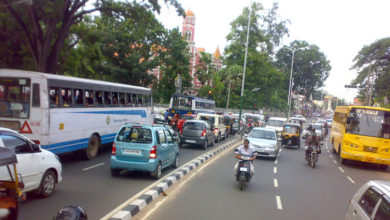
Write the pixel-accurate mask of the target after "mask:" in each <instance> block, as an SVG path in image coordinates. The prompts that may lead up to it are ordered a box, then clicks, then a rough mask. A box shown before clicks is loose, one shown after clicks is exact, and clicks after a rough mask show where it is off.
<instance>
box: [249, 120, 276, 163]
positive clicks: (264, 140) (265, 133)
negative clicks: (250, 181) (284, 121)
mask: <svg viewBox="0 0 390 220" xmlns="http://www.w3.org/2000/svg"><path fill="white" fill-rule="evenodd" d="M248 140H249V143H250V144H251V145H252V146H253V147H255V148H256V151H257V155H258V156H260V157H271V158H274V159H276V157H277V156H278V153H279V148H280V146H279V145H280V144H279V142H278V137H277V134H276V131H275V130H274V129H272V128H253V129H252V131H251V133H249V135H248Z"/></svg>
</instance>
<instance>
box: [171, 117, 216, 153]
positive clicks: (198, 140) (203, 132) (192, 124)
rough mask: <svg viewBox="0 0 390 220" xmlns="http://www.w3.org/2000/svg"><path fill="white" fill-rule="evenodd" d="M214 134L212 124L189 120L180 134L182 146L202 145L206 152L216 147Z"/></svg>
mask: <svg viewBox="0 0 390 220" xmlns="http://www.w3.org/2000/svg"><path fill="white" fill-rule="evenodd" d="M214 143H215V139H214V133H213V130H212V129H211V127H210V124H209V123H208V122H206V121H202V120H187V121H186V122H184V124H183V129H182V131H181V134H180V144H179V146H183V144H194V145H200V146H202V148H203V149H204V150H206V149H207V148H208V147H209V146H212V145H214Z"/></svg>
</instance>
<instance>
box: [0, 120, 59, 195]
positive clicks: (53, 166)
mask: <svg viewBox="0 0 390 220" xmlns="http://www.w3.org/2000/svg"><path fill="white" fill-rule="evenodd" d="M0 147H5V148H8V149H10V150H12V151H14V152H15V154H16V158H17V160H18V163H17V165H16V167H17V169H18V174H20V176H21V180H22V181H23V183H24V189H23V192H31V191H35V192H36V193H38V194H40V195H41V196H43V197H49V196H51V195H52V194H53V192H54V189H55V187H56V185H57V183H59V182H61V181H62V165H61V163H60V160H59V158H58V156H57V155H55V154H53V153H52V152H50V151H47V150H45V149H42V148H41V147H40V146H39V144H35V143H34V142H32V141H31V140H29V139H28V138H26V137H25V136H23V135H20V134H18V133H16V132H14V131H12V130H10V129H7V128H1V127H0ZM0 179H2V180H6V179H9V174H8V170H7V169H6V167H0Z"/></svg>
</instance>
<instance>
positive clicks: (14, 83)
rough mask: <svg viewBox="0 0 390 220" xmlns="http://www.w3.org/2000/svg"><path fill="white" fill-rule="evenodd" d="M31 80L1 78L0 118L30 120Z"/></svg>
mask: <svg viewBox="0 0 390 220" xmlns="http://www.w3.org/2000/svg"><path fill="white" fill-rule="evenodd" d="M30 91H31V89H30V79H24V78H0V117H9V118H28V116H29V111H30V108H29V107H30Z"/></svg>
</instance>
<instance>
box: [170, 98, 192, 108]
mask: <svg viewBox="0 0 390 220" xmlns="http://www.w3.org/2000/svg"><path fill="white" fill-rule="evenodd" d="M172 98H173V101H172V108H173V109H188V110H191V106H192V101H191V98H187V97H180V96H175V97H172Z"/></svg>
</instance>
